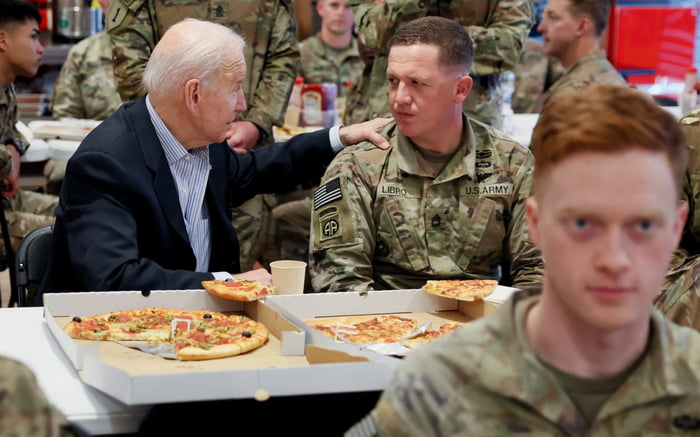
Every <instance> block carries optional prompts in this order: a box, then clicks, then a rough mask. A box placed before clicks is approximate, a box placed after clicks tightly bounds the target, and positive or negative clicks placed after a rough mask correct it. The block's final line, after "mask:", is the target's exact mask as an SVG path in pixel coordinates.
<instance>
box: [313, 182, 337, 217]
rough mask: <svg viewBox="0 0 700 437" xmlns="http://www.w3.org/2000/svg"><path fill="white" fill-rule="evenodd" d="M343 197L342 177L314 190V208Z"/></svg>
mask: <svg viewBox="0 0 700 437" xmlns="http://www.w3.org/2000/svg"><path fill="white" fill-rule="evenodd" d="M342 198H343V193H342V192H341V191H340V178H335V179H333V180H332V181H330V182H328V183H326V184H325V185H323V186H322V187H318V188H317V189H316V191H314V210H317V209H319V208H321V207H322V206H323V205H327V204H329V203H331V202H333V201H335V200H338V199H342Z"/></svg>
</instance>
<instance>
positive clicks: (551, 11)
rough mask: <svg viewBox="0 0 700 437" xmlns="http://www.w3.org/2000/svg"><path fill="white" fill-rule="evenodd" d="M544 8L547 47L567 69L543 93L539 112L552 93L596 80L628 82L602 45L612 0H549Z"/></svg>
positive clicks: (578, 86) (619, 83)
mask: <svg viewBox="0 0 700 437" xmlns="http://www.w3.org/2000/svg"><path fill="white" fill-rule="evenodd" d="M544 10H545V14H544V19H543V20H542V22H541V23H540V25H539V27H538V30H539V31H540V32H542V37H543V38H544V51H545V53H547V54H548V55H550V56H553V57H555V58H557V59H558V60H559V62H560V63H561V65H562V66H563V67H564V68H565V69H566V73H564V75H563V76H561V77H560V78H559V80H557V81H556V82H555V83H554V85H552V86H551V87H550V88H549V89H548V90H547V91H545V92H544V93H543V94H542V95H541V97H540V99H539V100H538V102H537V110H536V112H540V111H541V110H542V107H543V106H544V105H545V104H546V103H547V100H548V99H549V98H550V97H551V96H554V95H557V94H565V93H570V92H572V91H577V90H580V89H582V88H585V87H587V86H589V85H591V84H594V83H596V84H608V85H619V86H627V82H626V81H625V79H624V78H623V77H622V76H621V75H620V73H618V72H617V70H615V67H613V66H612V64H611V63H610V62H609V61H608V60H607V59H606V57H605V52H604V51H603V50H600V49H599V47H600V36H601V35H602V33H603V30H605V26H607V22H608V13H609V11H610V2H609V0H549V1H548V2H547V6H545V8H544ZM579 29H583V30H579ZM577 32H581V35H580V37H577V36H574V35H575V33H577Z"/></svg>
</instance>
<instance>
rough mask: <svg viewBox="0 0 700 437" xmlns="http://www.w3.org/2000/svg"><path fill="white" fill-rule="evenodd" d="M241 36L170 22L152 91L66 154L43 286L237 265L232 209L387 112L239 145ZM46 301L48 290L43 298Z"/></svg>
mask: <svg viewBox="0 0 700 437" xmlns="http://www.w3.org/2000/svg"><path fill="white" fill-rule="evenodd" d="M244 44H245V43H244V41H243V39H242V38H241V37H240V36H239V35H237V34H236V33H235V32H233V31H231V30H230V29H228V28H226V27H224V26H221V25H218V24H214V23H210V22H204V21H199V20H192V19H187V20H184V21H182V22H180V23H178V24H176V25H174V26H172V27H171V28H170V29H169V30H168V31H167V32H166V33H165V34H164V36H163V38H162V39H161V40H160V42H159V43H158V45H157V46H156V48H155V49H154V51H153V53H152V55H151V58H150V59H149V62H148V66H147V67H146V71H145V73H144V78H143V80H144V85H145V87H146V89H147V90H148V94H147V95H146V97H145V98H143V99H141V100H140V101H137V102H134V103H129V104H125V105H123V106H122V107H121V108H120V109H119V110H118V111H117V112H116V113H115V114H114V115H113V116H111V117H110V118H108V119H107V120H105V121H104V122H103V123H102V124H101V125H100V126H99V127H97V128H96V129H95V130H94V131H93V132H91V133H90V134H89V135H88V136H87V137H86V138H85V140H84V141H83V143H82V144H81V145H80V147H79V149H78V151H77V152H76V153H75V155H74V156H73V157H72V158H71V160H70V161H69V163H68V168H67V172H66V178H65V180H64V183H63V187H62V192H61V201H60V205H59V207H58V208H57V209H56V225H55V228H54V235H53V237H54V244H53V249H52V254H51V260H50V262H49V269H48V272H47V275H46V276H45V278H44V283H43V284H42V287H41V293H45V292H57V291H109V290H153V289H196V288H201V281H205V280H211V279H215V278H216V279H226V278H230V277H231V274H235V275H236V277H238V278H247V279H258V280H261V281H263V282H266V283H269V282H270V275H269V273H268V272H267V271H266V270H263V269H260V270H255V271H252V272H244V273H240V267H239V266H240V262H239V248H238V240H237V238H236V233H235V231H234V229H233V227H232V226H231V220H230V219H231V217H230V215H231V207H233V206H236V205H239V204H241V203H242V202H244V201H245V200H247V199H249V198H251V197H253V196H254V195H256V194H259V193H268V192H277V191H280V190H281V189H285V188H287V187H292V186H295V185H296V184H298V183H299V182H301V181H302V180H306V179H308V178H309V177H320V176H321V174H322V173H323V171H324V169H325V166H326V165H327V164H328V163H329V162H330V161H331V159H332V158H333V156H334V155H335V153H336V152H337V151H338V150H340V149H341V148H342V147H343V146H344V145H347V144H351V143H355V142H357V141H360V140H364V139H369V140H371V141H373V142H375V143H376V144H377V145H378V146H379V147H388V144H386V141H385V140H384V139H383V138H382V137H381V136H380V135H379V134H378V133H376V132H375V128H377V127H379V126H382V125H383V124H384V123H385V122H386V120H375V121H371V122H367V123H363V124H359V125H354V126H347V127H340V128H339V127H334V128H331V129H330V130H322V131H319V132H315V133H313V134H306V135H300V136H298V137H295V138H293V139H292V140H290V141H289V142H288V143H281V144H274V145H271V146H269V147H264V148H260V149H256V150H253V151H251V152H250V153H248V154H246V155H238V154H236V153H234V152H233V151H231V149H230V148H229V147H228V146H227V145H226V143H225V141H224V140H225V137H226V133H227V131H228V130H229V126H230V124H231V123H232V122H233V121H234V119H235V118H236V113H237V112H239V111H243V110H245V109H246V103H245V98H244V96H243V91H242V82H243V80H244V78H245V73H246V65H245V60H244V57H243V48H244ZM39 302H41V300H39Z"/></svg>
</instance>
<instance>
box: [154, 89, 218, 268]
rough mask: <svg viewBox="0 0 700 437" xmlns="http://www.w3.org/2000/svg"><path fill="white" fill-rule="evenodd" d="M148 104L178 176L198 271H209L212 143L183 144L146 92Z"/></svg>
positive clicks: (176, 179)
mask: <svg viewBox="0 0 700 437" xmlns="http://www.w3.org/2000/svg"><path fill="white" fill-rule="evenodd" d="M146 108H147V109H148V115H149V116H150V117H151V123H153V126H154V127H155V130H156V136H157V137H158V140H160V144H161V146H162V147H163V152H165V158H166V159H167V160H168V165H169V166H170V172H171V173H172V175H173V179H174V180H175V186H176V187H177V194H178V197H179V198H180V209H181V210H182V217H183V218H184V219H185V226H186V228H187V236H188V237H189V239H190V245H191V246H192V251H194V255H195V257H197V268H196V271H197V272H208V271H209V258H210V256H211V238H210V232H209V214H208V211H207V204H206V203H204V192H205V191H206V188H207V181H208V179H209V171H210V170H211V165H210V164H209V146H208V145H206V146H202V147H197V148H196V149H192V150H190V151H187V150H185V148H184V147H183V146H182V144H180V142H179V141H178V140H177V139H176V138H175V137H174V136H173V134H172V133H171V132H170V131H169V130H168V128H167V127H166V126H165V123H163V120H161V118H160V116H159V115H158V113H157V112H156V110H155V109H154V108H153V105H152V104H151V99H150V96H146Z"/></svg>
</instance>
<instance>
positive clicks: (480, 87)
mask: <svg viewBox="0 0 700 437" xmlns="http://www.w3.org/2000/svg"><path fill="white" fill-rule="evenodd" d="M375 3H376V4H375ZM350 5H351V6H352V8H353V12H354V13H355V24H356V26H357V38H358V40H359V43H360V46H361V47H360V51H361V53H363V57H364V59H365V63H366V67H365V70H364V72H363V74H362V76H361V78H360V80H359V81H358V82H357V83H356V84H355V85H353V87H352V88H351V89H350V93H349V94H348V99H347V109H346V111H345V118H344V121H345V123H346V124H348V123H355V122H358V121H364V120H369V119H371V118H374V117H377V116H385V115H388V114H389V112H390V110H389V102H388V100H387V82H386V66H387V55H388V48H387V47H388V46H387V42H388V41H389V38H391V35H392V34H393V33H394V32H395V31H396V29H397V28H398V27H399V26H400V25H401V24H403V23H406V22H408V21H410V20H413V19H415V18H418V17H423V16H427V15H437V16H441V17H446V18H450V19H453V20H455V21H456V22H457V23H459V24H461V25H462V26H464V28H465V30H466V31H467V32H469V35H470V36H471V38H472V40H473V42H474V63H473V65H472V69H471V71H470V74H471V76H472V78H473V79H474V87H473V89H472V91H471V93H470V94H469V97H468V98H467V99H466V100H465V101H464V106H463V107H464V111H465V112H466V113H467V114H469V115H470V116H472V117H473V118H476V119H478V120H480V121H484V122H487V123H489V124H491V125H494V126H496V127H498V126H500V124H501V105H502V103H503V95H502V92H501V91H500V89H499V85H500V74H499V73H501V72H503V71H508V70H512V69H513V68H514V67H515V65H516V63H517V62H518V59H519V58H520V53H521V52H522V49H523V44H524V43H525V38H526V36H527V34H528V32H529V31H530V26H531V25H532V21H533V20H532V15H533V11H532V2H531V0H512V1H505V0H449V1H438V0H397V1H394V2H385V1H384V0H376V1H374V2H371V1H366V0H351V2H350Z"/></svg>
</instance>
